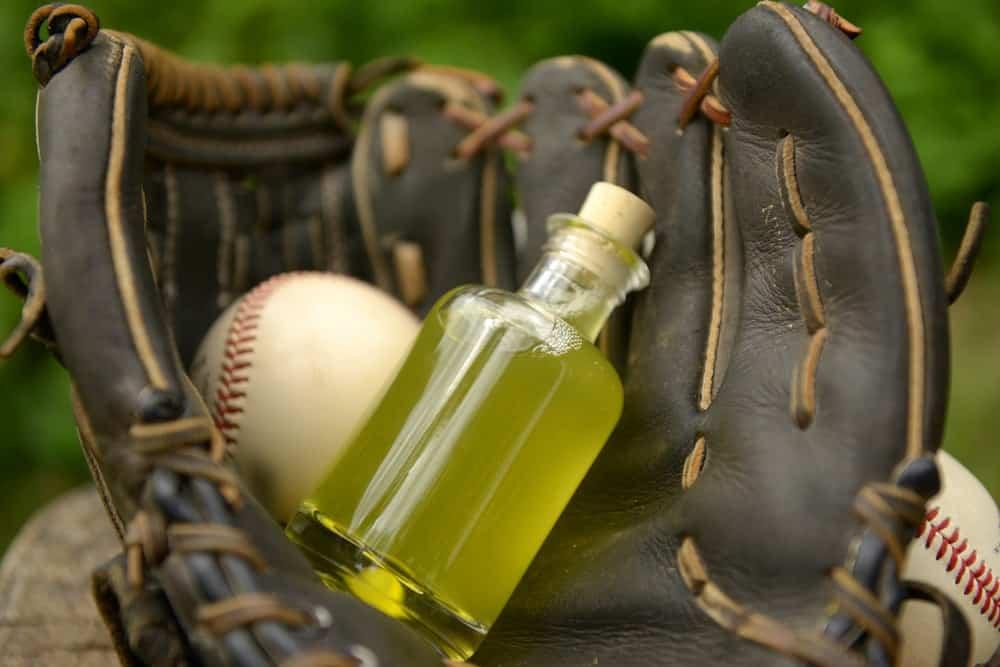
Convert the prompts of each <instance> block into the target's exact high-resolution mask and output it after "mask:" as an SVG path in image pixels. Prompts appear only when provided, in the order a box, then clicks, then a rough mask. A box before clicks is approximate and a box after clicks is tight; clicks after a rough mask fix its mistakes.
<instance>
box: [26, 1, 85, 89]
mask: <svg viewBox="0 0 1000 667" xmlns="http://www.w3.org/2000/svg"><path fill="white" fill-rule="evenodd" d="M45 24H47V25H48V32H49V37H48V39H46V40H45V41H42V39H41V34H40V33H41V29H42V25H45ZM100 29H101V22H100V20H99V19H98V18H97V15H96V14H94V12H92V11H90V10H89V9H87V8H86V7H82V6H80V5H72V4H63V3H61V2H55V3H52V4H48V5H44V6H42V7H39V8H38V9H36V10H35V11H34V12H33V13H32V14H31V16H30V17H29V18H28V24H27V25H26V26H25V28H24V50H25V51H27V53H28V57H29V58H31V69H32V72H33V73H34V75H35V79H37V80H38V83H39V84H41V85H43V86H44V85H45V84H47V83H48V82H49V80H50V79H51V78H52V75H53V74H55V73H56V72H58V71H59V70H60V69H62V68H63V67H65V66H66V63H68V62H69V61H70V60H72V59H73V58H74V57H76V55H77V54H79V53H80V52H82V51H83V50H84V49H86V48H87V47H88V46H90V43H91V42H93V41H94V38H95V37H97V33H98V32H99V31H100Z"/></svg>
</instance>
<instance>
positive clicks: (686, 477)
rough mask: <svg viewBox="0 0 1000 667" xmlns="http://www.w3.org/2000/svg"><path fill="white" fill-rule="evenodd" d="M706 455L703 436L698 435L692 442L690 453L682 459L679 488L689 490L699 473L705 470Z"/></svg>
mask: <svg viewBox="0 0 1000 667" xmlns="http://www.w3.org/2000/svg"><path fill="white" fill-rule="evenodd" d="M706 454H707V450H706V447H705V436H703V435H699V436H698V438H697V439H696V440H695V441H694V447H692V448H691V453H690V454H688V455H687V458H685V459H684V468H683V469H682V471H681V488H683V489H685V490H686V489H690V488H691V487H692V486H694V483H695V482H696V481H698V477H699V476H701V471H702V470H704V469H705V457H706Z"/></svg>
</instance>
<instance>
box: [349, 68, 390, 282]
mask: <svg viewBox="0 0 1000 667" xmlns="http://www.w3.org/2000/svg"><path fill="white" fill-rule="evenodd" d="M389 90H391V89H389V88H383V89H382V90H380V91H379V92H377V93H375V96H374V98H373V99H372V100H371V101H370V102H369V108H371V109H377V108H379V106H380V105H381V101H382V99H381V98H383V97H384V96H385V95H386V94H387V93H388V92H389ZM373 122H374V119H373V118H372V117H371V116H370V115H368V114H365V118H364V119H363V120H362V121H361V129H360V131H359V132H358V139H357V143H356V144H355V147H354V155H353V158H352V160H351V182H352V184H353V187H354V201H355V207H356V209H357V213H358V222H359V224H360V226H361V237H362V239H363V240H364V244H365V252H366V253H367V255H368V261H370V262H371V265H372V273H373V278H374V282H375V284H376V285H377V286H378V287H379V288H381V289H383V290H385V291H387V292H391V291H392V278H391V277H390V273H389V267H388V266H387V265H386V259H385V256H384V255H383V254H382V250H381V248H380V247H379V242H378V228H377V227H376V226H375V204H374V202H373V201H372V191H371V165H370V164H369V162H370V160H371V157H370V155H371V150H372V131H373V130H372V123H373Z"/></svg>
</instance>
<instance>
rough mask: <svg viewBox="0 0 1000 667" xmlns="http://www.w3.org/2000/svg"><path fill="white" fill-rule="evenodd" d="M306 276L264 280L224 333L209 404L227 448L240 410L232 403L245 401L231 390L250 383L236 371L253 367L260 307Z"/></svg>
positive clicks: (242, 393)
mask: <svg viewBox="0 0 1000 667" xmlns="http://www.w3.org/2000/svg"><path fill="white" fill-rule="evenodd" d="M309 273H310V272H308V271H292V272H289V273H282V274H279V275H276V276H273V277H271V278H268V279H267V280H265V281H264V282H262V283H261V284H260V285H257V287H255V288H253V289H252V290H250V291H249V292H248V293H247V295H246V296H245V297H243V300H242V301H241V302H240V305H239V306H238V307H237V309H236V314H235V315H234V316H233V320H232V322H230V323H229V331H227V332H226V343H225V347H224V348H223V353H222V358H223V361H222V366H221V375H220V376H219V388H218V389H217V390H216V392H215V400H214V401H213V402H212V419H213V420H214V421H215V427H216V428H217V429H219V433H221V434H222V437H223V438H224V439H225V441H226V444H227V445H230V446H233V445H235V444H236V438H237V436H238V435H239V432H240V423H239V415H241V414H243V406H242V405H238V404H236V403H235V401H236V400H237V399H241V398H245V397H246V392H245V391H240V390H238V389H235V387H236V386H237V385H242V384H246V383H247V382H249V381H250V376H249V375H247V374H246V373H240V371H245V370H247V369H249V368H251V367H252V366H253V361H252V357H251V355H253V351H254V342H255V341H256V340H257V327H258V323H259V320H260V318H261V315H262V314H263V310H264V306H265V305H267V301H268V299H270V298H271V295H272V294H274V292H275V291H276V290H277V289H278V287H280V286H281V285H282V284H284V283H285V282H287V281H288V280H289V279H291V278H297V277H300V276H303V275H308V274H309Z"/></svg>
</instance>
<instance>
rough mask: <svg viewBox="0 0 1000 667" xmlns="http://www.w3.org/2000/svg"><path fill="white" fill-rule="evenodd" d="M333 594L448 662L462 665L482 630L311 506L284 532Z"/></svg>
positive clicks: (484, 632) (299, 514) (480, 638)
mask: <svg viewBox="0 0 1000 667" xmlns="http://www.w3.org/2000/svg"><path fill="white" fill-rule="evenodd" d="M285 533H286V534H287V535H288V537H289V538H290V539H291V540H292V542H294V543H295V544H296V546H298V547H299V549H300V550H301V551H302V553H303V554H304V555H305V556H306V558H307V559H308V560H309V562H310V564H311V565H312V567H313V569H314V570H315V571H316V574H317V575H318V576H319V578H320V580H322V582H323V583H324V584H325V585H326V586H327V588H330V589H332V590H336V591H342V592H346V593H350V594H351V595H353V596H354V597H356V598H358V599H360V600H362V601H363V602H365V603H366V604H368V605H370V606H372V607H375V608H376V609H378V610H379V611H381V612H382V613H383V614H386V615H387V616H391V617H392V618H396V619H399V620H400V621H402V622H404V623H406V624H407V625H409V626H411V627H413V628H414V629H416V630H417V631H418V632H420V633H421V634H423V635H424V636H425V637H427V638H428V639H429V640H430V641H431V642H432V643H433V644H434V645H435V646H437V647H438V649H440V650H441V652H442V653H444V654H445V655H446V656H447V657H448V658H452V659H457V660H465V659H467V658H468V657H469V656H471V655H472V654H473V653H474V652H475V650H476V649H477V648H478V647H479V644H480V643H482V641H483V637H485V635H486V630H487V628H486V626H484V625H482V624H481V623H477V622H476V621H475V620H474V619H472V618H471V617H469V616H468V615H467V614H463V613H462V612H460V611H458V610H457V609H455V608H454V607H452V606H450V605H448V604H446V603H444V602H443V601H441V600H440V599H438V598H437V597H436V596H435V595H434V594H433V593H432V592H431V591H429V590H427V589H426V588H424V587H422V586H420V585H419V584H418V583H417V582H415V581H414V580H413V578H411V577H409V576H407V575H406V574H405V572H404V568H402V567H399V566H394V564H393V563H392V562H391V561H390V560H389V559H387V558H384V557H381V556H379V555H378V554H376V553H374V552H372V551H371V550H370V549H366V548H365V547H364V546H363V545H362V544H360V543H359V542H357V541H356V540H354V539H352V538H351V537H350V536H349V535H348V534H347V533H346V531H344V530H343V529H342V528H341V527H340V526H338V525H337V524H336V523H334V522H333V521H331V520H330V519H329V518H328V517H326V516H325V515H324V514H323V513H322V512H320V511H319V510H318V509H316V508H315V507H309V506H308V505H306V506H304V507H302V508H301V509H299V511H298V512H296V514H295V516H294V517H292V520H291V521H289V522H288V527H287V528H286V529H285Z"/></svg>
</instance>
